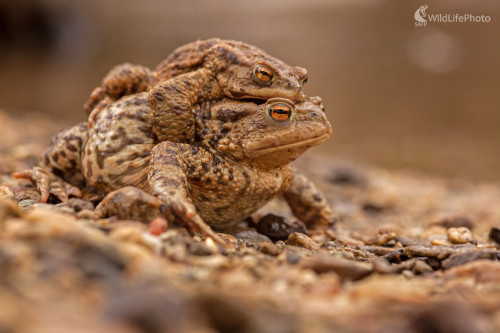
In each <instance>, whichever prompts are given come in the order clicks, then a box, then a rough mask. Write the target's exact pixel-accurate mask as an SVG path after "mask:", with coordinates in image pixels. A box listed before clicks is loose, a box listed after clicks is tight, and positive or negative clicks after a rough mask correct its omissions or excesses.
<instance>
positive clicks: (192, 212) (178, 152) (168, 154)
mask: <svg viewBox="0 0 500 333" xmlns="http://www.w3.org/2000/svg"><path fill="white" fill-rule="evenodd" d="M192 158H196V156H194V153H192V150H191V146H190V145H188V144H180V143H172V142H168V141H165V142H161V143H160V144H158V145H157V146H155V147H154V148H153V151H152V153H151V166H150V172H149V184H150V188H151V193H152V194H153V195H154V196H156V197H157V198H159V199H160V200H161V201H162V202H163V203H164V205H165V207H166V209H167V211H168V213H171V214H173V215H174V216H175V217H176V218H178V219H179V220H180V221H181V222H182V223H183V224H184V225H185V226H186V227H187V228H188V230H189V231H191V232H200V233H202V234H203V235H205V236H209V237H211V238H212V239H214V240H215V241H216V242H218V243H220V244H225V243H224V241H223V240H222V239H221V238H220V237H218V236H217V234H216V233H215V232H214V231H213V230H212V229H211V228H210V227H209V226H208V225H207V224H206V223H205V221H203V219H202V218H201V217H200V215H199V214H198V212H197V211H196V207H195V206H194V204H193V202H192V200H191V198H190V197H189V195H188V181H187V175H186V171H187V169H188V167H189V165H190V164H189V159H192Z"/></svg>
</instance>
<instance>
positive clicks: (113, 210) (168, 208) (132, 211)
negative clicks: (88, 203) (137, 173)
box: [93, 186, 225, 245]
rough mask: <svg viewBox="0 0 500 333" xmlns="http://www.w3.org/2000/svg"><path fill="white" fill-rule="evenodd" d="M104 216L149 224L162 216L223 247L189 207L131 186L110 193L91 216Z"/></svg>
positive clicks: (192, 207)
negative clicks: (178, 222) (177, 221)
mask: <svg viewBox="0 0 500 333" xmlns="http://www.w3.org/2000/svg"><path fill="white" fill-rule="evenodd" d="M107 216H116V217H117V218H119V219H132V220H137V221H142V222H151V221H152V220H153V219H155V218H156V217H159V216H161V217H165V218H166V219H167V221H168V222H169V223H173V222H174V221H175V220H176V219H177V220H179V221H180V222H182V223H183V224H184V225H185V226H186V228H187V229H188V230H189V231H190V232H191V233H194V232H199V233H201V234H202V235H204V236H206V237H210V238H212V239H213V240H214V241H216V242H217V243H219V244H222V245H225V243H224V241H223V240H222V239H221V238H220V237H219V236H217V234H216V233H215V232H214V231H213V230H212V229H211V228H210V227H209V226H208V225H206V224H205V222H204V221H203V220H202V219H201V218H200V217H199V215H198V214H197V213H196V208H195V207H194V206H193V205H192V204H190V203H188V202H179V201H175V200H173V198H171V197H158V198H157V197H155V196H153V195H151V194H148V193H146V192H144V191H142V190H140V189H138V188H136V187H133V186H126V187H123V188H121V189H119V190H116V191H114V192H111V193H109V194H108V195H107V196H106V197H105V198H104V199H103V200H102V201H101V202H100V203H99V205H98V206H97V208H96V209H95V211H94V214H93V217H94V218H103V217H107Z"/></svg>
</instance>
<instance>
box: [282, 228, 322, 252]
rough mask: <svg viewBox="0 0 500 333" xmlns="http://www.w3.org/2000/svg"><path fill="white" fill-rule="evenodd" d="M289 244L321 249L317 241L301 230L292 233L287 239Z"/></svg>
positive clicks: (314, 249)
mask: <svg viewBox="0 0 500 333" xmlns="http://www.w3.org/2000/svg"><path fill="white" fill-rule="evenodd" d="M287 244H288V245H295V246H299V247H302V248H304V249H306V250H310V251H317V250H319V245H318V244H316V242H314V241H313V240H312V239H311V238H309V236H307V235H304V234H302V233H300V232H294V233H292V234H290V236H288V239H287Z"/></svg>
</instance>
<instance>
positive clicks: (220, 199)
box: [14, 38, 334, 243]
mask: <svg viewBox="0 0 500 333" xmlns="http://www.w3.org/2000/svg"><path fill="white" fill-rule="evenodd" d="M306 81H307V71H306V70H305V69H304V68H301V67H292V66H289V65H287V64H285V63H283V62H282V61H280V60H278V59H276V58H273V57H271V56H270V55H268V54H266V53H265V52H264V51H262V50H261V49H259V48H257V47H254V46H251V45H248V44H245V43H243V42H237V41H227V40H221V39H218V38H214V39H209V40H205V41H196V42H193V43H190V44H187V45H184V46H182V47H180V48H178V49H176V50H175V51H174V52H173V53H172V54H171V55H170V56H168V57H167V59H165V60H164V61H163V62H162V63H160V65H159V66H158V67H157V69H156V71H151V70H149V69H148V68H146V67H143V66H137V65H130V64H123V65H120V66H117V67H115V68H114V69H112V70H111V71H110V72H109V73H108V74H107V76H106V77H105V78H104V80H103V83H102V86H101V87H98V88H96V89H94V91H93V92H92V94H91V96H90V98H89V100H88V101H87V103H86V104H85V106H84V109H85V111H86V112H87V113H89V118H88V121H87V122H83V123H80V124H78V125H76V126H73V127H71V128H69V129H67V130H65V131H63V132H61V133H59V134H58V135H57V136H56V137H55V138H54V140H53V145H52V146H51V147H50V148H49V149H48V150H47V152H46V153H45V156H44V158H43V160H42V162H41V164H40V166H37V167H34V168H33V169H31V170H27V171H23V172H19V173H16V174H15V175H14V176H15V177H17V178H28V179H31V180H32V181H33V182H34V183H36V185H37V188H38V190H39V191H40V192H41V195H42V202H46V201H47V199H48V197H49V194H53V195H55V196H56V197H58V198H59V199H60V200H61V201H66V200H67V199H68V196H69V195H73V196H77V197H79V196H81V195H82V194H81V192H80V190H79V188H83V187H86V189H87V190H88V189H90V191H91V192H92V193H94V194H96V195H97V196H98V198H96V199H97V201H98V200H101V199H102V201H100V203H99V205H98V206H97V208H96V210H95V211H94V213H93V214H94V215H93V216H94V217H96V218H99V217H105V216H118V217H120V218H127V219H136V220H142V221H150V220H152V219H153V218H155V217H158V216H161V217H164V218H166V219H167V220H168V221H169V222H173V221H174V220H178V221H181V222H182V223H184V224H185V225H186V226H187V228H188V229H189V230H190V231H192V232H195V231H197V232H201V233H203V234H204V235H206V236H209V237H212V238H213V239H214V240H216V241H217V242H221V243H222V240H221V239H220V237H218V236H217V234H216V233H215V232H214V231H213V230H212V229H211V228H210V226H211V227H214V228H216V229H223V228H225V227H229V226H232V225H234V224H235V223H237V222H238V221H240V220H242V219H244V218H245V217H247V216H248V215H249V214H251V213H252V212H254V211H255V210H257V209H258V208H260V207H262V206H263V205H264V204H265V203H266V202H268V201H269V200H270V199H272V198H274V197H276V196H277V195H279V194H282V195H283V196H284V198H285V200H286V201H287V202H288V204H289V205H290V207H291V209H292V211H293V212H294V214H295V215H296V216H297V217H298V218H299V219H300V220H302V221H303V222H305V223H306V224H307V225H312V224H316V225H317V224H329V223H332V222H333V220H334V214H333V212H332V210H331V208H330V206H329V205H328V203H327V201H326V199H325V198H324V196H323V195H322V194H321V193H320V192H319V191H318V190H317V189H316V187H315V186H314V185H313V184H312V183H311V182H310V181H308V180H307V179H306V178H305V177H304V176H303V175H301V174H299V173H297V172H296V171H294V170H293V169H292V168H291V167H290V165H289V164H290V163H291V162H292V161H293V160H295V159H296V158H297V157H299V156H300V155H301V154H302V153H304V152H305V151H306V150H307V149H308V148H310V147H312V146H316V145H319V144H321V143H322V142H323V141H325V140H326V139H327V138H328V137H329V136H330V134H331V131H332V130H331V126H330V123H329V122H328V120H327V119H326V116H325V112H324V108H323V105H322V103H321V99H320V98H319V97H306V96H305V95H304V93H303V91H302V88H303V85H304V83H305V82H306Z"/></svg>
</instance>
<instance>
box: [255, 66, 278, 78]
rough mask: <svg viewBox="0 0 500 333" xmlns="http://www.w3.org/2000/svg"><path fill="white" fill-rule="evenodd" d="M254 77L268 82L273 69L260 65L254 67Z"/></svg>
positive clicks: (271, 76)
mask: <svg viewBox="0 0 500 333" xmlns="http://www.w3.org/2000/svg"><path fill="white" fill-rule="evenodd" d="M254 74H255V77H256V78H257V79H259V80H260V81H262V82H270V81H271V80H272V79H273V75H274V74H273V71H272V70H271V68H269V67H267V66H264V65H260V66H257V67H256V68H255V72H254Z"/></svg>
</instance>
